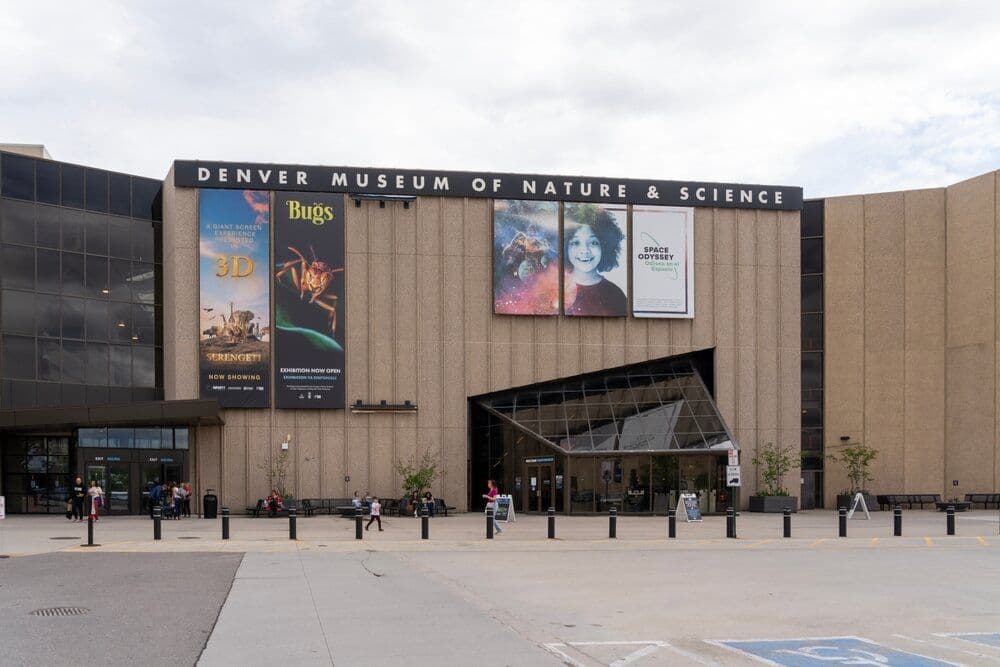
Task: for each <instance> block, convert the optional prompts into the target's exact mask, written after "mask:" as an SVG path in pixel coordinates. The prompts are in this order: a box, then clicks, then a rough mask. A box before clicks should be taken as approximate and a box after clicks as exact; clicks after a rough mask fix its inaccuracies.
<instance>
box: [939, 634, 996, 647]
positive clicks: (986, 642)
mask: <svg viewBox="0 0 1000 667" xmlns="http://www.w3.org/2000/svg"><path fill="white" fill-rule="evenodd" d="M942 636H943V637H954V638H955V639H964V640H965V641H967V642H975V643H976V644H982V645H983V646H993V647H995V648H1000V632H949V633H947V634H945V635H942Z"/></svg>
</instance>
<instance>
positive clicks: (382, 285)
mask: <svg viewBox="0 0 1000 667" xmlns="http://www.w3.org/2000/svg"><path fill="white" fill-rule="evenodd" d="M163 218H164V225H163V228H164V232H163V237H164V252H163V262H164V315H163V328H164V340H165V345H164V390H165V398H166V399H168V400H171V399H182V398H197V397H198V391H199V387H198V333H199V332H198V280H197V276H198V191H197V190H196V189H191V188H176V187H175V186H174V185H173V174H172V173H171V174H169V175H168V176H167V178H166V180H165V183H164V190H163ZM491 219H492V200H489V199H472V198H467V199H463V198H447V197H420V198H418V200H417V201H416V202H415V203H414V204H412V205H411V206H410V207H409V208H408V209H404V208H403V206H402V205H401V204H398V203H396V204H388V205H387V206H386V207H385V208H380V207H379V205H378V203H377V202H363V203H362V205H361V206H360V207H355V205H354V203H353V202H352V201H348V202H347V206H346V237H347V244H346V249H347V253H346V271H345V276H346V278H345V279H346V290H347V291H346V301H347V304H346V327H347V369H346V376H347V377H346V382H347V400H348V403H353V402H354V401H355V400H357V399H362V400H364V401H365V402H369V401H373V402H377V401H378V400H380V399H386V400H388V401H389V402H402V401H404V400H413V401H415V402H416V403H417V405H418V406H419V412H418V413H416V414H352V413H351V412H350V411H349V410H278V409H274V408H271V409H255V410H253V409H251V410H247V409H244V410H237V409H229V410H225V411H224V420H225V426H223V427H201V428H200V429H199V430H198V432H197V434H196V437H195V443H194V444H193V454H194V455H193V457H192V461H193V464H192V470H191V474H192V477H193V478H194V481H195V483H196V485H197V486H198V488H199V489H200V490H204V489H206V488H213V489H216V490H217V491H218V492H219V494H220V499H221V501H222V502H223V503H227V504H229V505H231V506H232V507H233V508H234V509H241V508H242V507H243V506H245V504H246V503H251V504H252V502H254V501H255V500H256V499H257V498H259V497H262V496H263V495H265V494H266V493H267V474H266V472H265V468H266V466H267V465H268V462H269V461H270V460H271V459H272V458H273V457H274V456H276V455H278V453H279V452H280V443H281V441H282V440H284V439H285V437H286V435H291V445H290V453H291V465H290V468H291V469H290V483H289V484H288V486H289V488H292V489H294V493H295V495H296V496H297V497H300V498H309V497H346V496H349V495H350V494H351V493H353V492H354V491H355V490H361V491H364V490H365V489H369V490H370V491H371V492H372V493H373V494H381V495H383V496H388V497H392V496H398V495H399V494H400V493H401V488H400V480H399V477H398V475H397V473H396V472H395V465H394V464H395V462H396V461H399V460H403V461H406V460H408V459H411V458H413V457H416V456H419V455H421V454H423V453H424V452H430V453H431V454H432V455H433V456H434V457H435V458H436V459H437V460H438V461H439V462H440V466H439V470H440V471H441V475H440V477H439V480H438V481H437V483H436V484H435V488H434V492H435V495H437V496H439V497H443V498H445V499H446V500H447V501H448V502H449V503H451V504H454V505H456V506H458V507H459V508H465V507H466V506H467V504H468V489H467V485H468V481H467V480H468V471H467V459H468V423H467V422H468V404H467V399H468V397H469V396H474V395H477V394H481V393H485V392H489V391H495V390H500V389H505V388H509V387H515V386H521V385H526V384H530V383H533V382H540V381H544V380H551V379H557V378H560V377H566V376H571V375H575V374H578V373H583V372H587V371H595V370H600V369H603V368H614V367H617V366H621V365H624V364H627V363H633V362H638V361H643V360H647V359H655V358H659V357H665V356H668V355H673V354H679V353H683V352H689V351H692V350H697V349H705V348H715V355H716V368H715V387H716V392H715V393H716V400H717V402H718V404H719V407H720V410H721V413H722V415H723V417H724V418H725V420H726V421H727V423H728V425H729V426H730V428H731V430H732V431H733V434H734V435H735V436H736V439H737V441H738V443H739V445H740V447H741V448H742V450H743V456H742V459H741V462H742V465H743V467H744V480H745V481H744V484H745V488H744V492H743V497H744V498H746V497H748V496H749V495H750V493H752V492H753V490H754V489H755V488H756V485H757V479H756V475H755V474H754V471H753V466H752V465H751V464H750V459H751V458H752V457H753V455H754V454H755V452H756V448H757V447H758V445H760V444H766V443H768V442H776V443H780V444H782V445H787V446H790V447H792V449H793V450H794V451H795V452H796V453H797V452H798V451H799V448H800V406H801V400H800V390H799V387H800V344H799V323H800V287H799V280H800V279H799V274H800V269H799V213H798V212H797V211H796V212H778V211H763V210H760V211H754V210H732V209H728V210H726V209H712V208H698V209H696V213H695V288H696V296H695V302H696V305H695V314H696V317H695V318H694V319H693V320H668V319H662V320H657V319H634V318H631V317H630V318H618V319H612V318H606V319H601V318H571V317H562V316H560V317H514V316H495V315H493V314H492V284H491V254H492V249H491ZM347 475H350V478H351V481H350V482H345V476H347ZM798 478H799V473H798V470H797V469H796V470H794V471H792V472H791V473H790V474H789V476H788V479H787V481H786V486H787V487H788V488H789V489H790V490H791V491H792V493H793V494H796V493H797V491H798Z"/></svg>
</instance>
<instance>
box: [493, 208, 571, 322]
mask: <svg viewBox="0 0 1000 667" xmlns="http://www.w3.org/2000/svg"><path fill="white" fill-rule="evenodd" d="M493 312H494V313H496V314H497V315H558V314H559V203H558V202H547V201H523V200H506V199H497V200H494V202H493Z"/></svg>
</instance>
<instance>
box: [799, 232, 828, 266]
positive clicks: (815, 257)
mask: <svg viewBox="0 0 1000 667" xmlns="http://www.w3.org/2000/svg"><path fill="white" fill-rule="evenodd" d="M802 273H823V239H802Z"/></svg>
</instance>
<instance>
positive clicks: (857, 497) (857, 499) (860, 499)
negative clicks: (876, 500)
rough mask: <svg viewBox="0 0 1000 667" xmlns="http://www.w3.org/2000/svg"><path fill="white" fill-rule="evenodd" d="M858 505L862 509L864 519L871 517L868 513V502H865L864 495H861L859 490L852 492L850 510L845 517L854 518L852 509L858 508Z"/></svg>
mask: <svg viewBox="0 0 1000 667" xmlns="http://www.w3.org/2000/svg"><path fill="white" fill-rule="evenodd" d="M858 505H861V509H863V510H864V512H865V519H871V518H872V515H871V514H869V513H868V504H867V503H866V502H865V497H864V496H863V495H861V492H860V491H858V492H857V493H855V494H854V502H853V503H851V511H850V512H848V513H847V518H848V519H853V518H854V510H856V509H858Z"/></svg>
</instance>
